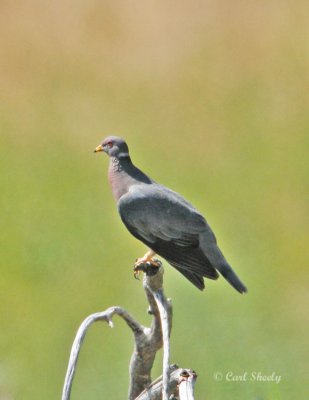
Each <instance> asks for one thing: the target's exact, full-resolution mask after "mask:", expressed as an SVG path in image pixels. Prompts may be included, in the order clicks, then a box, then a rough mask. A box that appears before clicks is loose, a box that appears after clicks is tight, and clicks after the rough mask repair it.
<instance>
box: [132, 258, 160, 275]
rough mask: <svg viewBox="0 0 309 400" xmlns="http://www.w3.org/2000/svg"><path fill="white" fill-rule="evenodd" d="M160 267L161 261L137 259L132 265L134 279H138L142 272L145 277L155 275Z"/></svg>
mask: <svg viewBox="0 0 309 400" xmlns="http://www.w3.org/2000/svg"><path fill="white" fill-rule="evenodd" d="M161 265H162V263H161V261H160V260H158V259H157V258H146V257H142V258H138V259H137V260H136V262H135V264H134V269H133V274H134V278H135V279H139V276H140V273H141V272H144V273H145V274H146V275H155V274H156V273H157V272H158V268H159V267H160V266H161Z"/></svg>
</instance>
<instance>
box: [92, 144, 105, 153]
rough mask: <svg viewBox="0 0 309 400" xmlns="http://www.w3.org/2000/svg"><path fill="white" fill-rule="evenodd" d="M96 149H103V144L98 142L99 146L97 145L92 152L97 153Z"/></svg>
mask: <svg viewBox="0 0 309 400" xmlns="http://www.w3.org/2000/svg"><path fill="white" fill-rule="evenodd" d="M98 151H104V150H103V146H102V145H101V144H99V146H97V147H96V148H95V149H94V151H93V152H94V153H97V152H98Z"/></svg>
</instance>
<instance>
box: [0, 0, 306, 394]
mask: <svg viewBox="0 0 309 400" xmlns="http://www.w3.org/2000/svg"><path fill="white" fill-rule="evenodd" d="M0 10H1V12H0V87H1V103H0V129H1V141H0V145H1V154H2V157H1V159H0V168H1V197H0V206H1V222H2V230H1V233H0V235H1V242H0V243H1V244H0V246H1V264H2V267H1V280H0V315H1V331H0V354H1V359H0V398H1V399H19V398H22V399H25V400H26V399H42V398H46V399H49V398H50V399H52V398H57V397H58V398H59V396H60V393H61V388H62V383H63V379H64V374H65V368H66V363H67V359H68V353H69V348H70V346H71V342H72V339H73V336H74V334H75V331H76V329H77V326H78V324H79V323H80V322H81V320H82V319H83V318H84V317H85V316H86V315H87V314H89V313H91V312H94V311H98V310H102V309H105V308H107V307H108V306H110V305H113V304H120V305H123V306H125V307H126V308H127V309H129V310H131V311H132V312H133V313H135V315H136V316H137V317H138V318H140V319H141V320H142V321H143V322H144V323H145V324H146V323H148V322H149V320H148V317H147V316H146V315H145V309H146V303H145V300H144V296H143V293H142V290H141V287H140V284H139V283H138V282H134V280H133V279H132V275H131V272H130V268H131V264H132V262H133V260H134V259H135V258H136V257H137V256H138V255H141V254H142V251H144V248H143V246H142V245H141V244H140V243H138V242H137V241H135V240H134V239H132V238H131V237H130V235H129V234H128V233H127V232H126V231H125V229H124V228H123V226H122V224H121V222H120V220H119V218H118V216H117V212H116V209H115V206H114V203H113V200H112V198H111V194H110V190H109V188H108V186H107V182H106V168H107V160H106V158H103V157H102V158H101V157H99V156H96V157H95V156H93V154H92V149H93V148H94V147H95V146H96V145H97V144H98V142H99V141H100V140H101V139H102V138H103V137H104V136H106V135H108V134H111V133H112V134H117V135H120V136H123V137H125V138H126V139H127V141H128V143H129V145H130V148H131V153H132V158H133V160H134V161H135V163H136V164H137V165H139V166H140V167H141V168H142V169H143V170H145V171H146V172H148V173H149V174H150V175H151V176H152V177H153V178H154V179H156V180H157V181H159V182H162V183H163V184H166V185H167V186H170V187H172V188H173V189H175V190H177V191H179V192H180V193H182V194H184V195H185V196H186V197H188V198H189V199H190V200H191V201H192V202H193V203H194V204H195V205H196V206H197V207H198V208H199V209H200V210H201V211H202V212H203V213H204V214H205V215H206V217H207V219H208V220H209V222H210V224H211V226H212V227H213V228H214V230H215V232H216V234H217V237H218V239H219V243H220V244H221V247H222V249H223V250H224V252H225V254H226V255H227V258H228V259H229V260H230V261H231V264H232V265H234V266H235V269H236V270H237V272H238V273H239V275H240V276H241V277H242V279H243V280H244V281H245V282H246V284H247V285H248V287H249V294H248V295H247V296H245V297H243V296H238V295H237V293H234V292H233V291H232V290H231V289H230V288H229V287H228V286H227V284H226V283H225V282H224V281H223V280H222V279H220V280H219V281H218V282H209V284H208V286H207V290H206V292H205V293H198V292H197V291H196V290H195V289H194V288H193V287H190V285H189V284H188V283H187V282H185V281H184V280H183V279H181V276H180V275H179V274H177V272H176V271H174V270H173V269H172V268H169V267H167V268H166V292H167V294H168V295H169V296H170V297H172V298H173V302H174V306H175V319H174V328H173V336H172V359H173V361H175V362H177V363H179V364H180V365H182V366H184V367H193V368H194V369H196V370H197V371H198V373H199V380H198V384H197V397H198V398H205V396H207V398H209V399H217V400H219V399H226V398H227V397H228V398H241V399H256V400H257V399H280V400H281V399H290V398H292V397H293V398H298V399H305V398H306V396H307V391H306V372H307V371H306V369H307V359H306V357H305V349H307V340H306V338H307V336H308V331H307V328H308V312H307V309H308V305H309V299H308V291H307V288H306V282H307V281H308V272H307V266H306V261H307V260H308V257H307V256H308V252H307V251H306V250H307V246H306V245H307V240H308V230H307V227H306V224H305V222H306V216H307V214H306V213H307V201H308V176H307V174H306V172H307V171H308V150H307V148H308V128H309V117H308V77H309V75H308V67H309V62H308V54H309V53H308V39H309V38H308V31H309V28H308V27H309V24H308V5H307V2H305V1H299V2H297V3H295V2H291V1H285V2H279V1H269V2H259V3H253V2H246V3H245V2H242V1H236V2H233V3H229V2H227V1H224V0H222V1H219V2H214V1H205V2H201V1H198V2H195V3H194V4H192V3H191V2H185V1H181V2H177V3H176V2H169V3H165V2H162V1H158V2H146V3H140V2H137V1H132V2H117V3H115V2H111V1H105V2H97V1H89V2H87V3H86V2H72V1H71V0H66V1H64V2H52V3H50V2H49V3H48V2H38V1H34V0H30V1H28V2H25V1H22V0H21V1H18V2H14V3H12V2H8V1H3V2H1V5H0ZM192 310H193V311H192ZM196 338H199V339H198V340H197V339H196ZM115 350H116V351H115ZM131 350H132V343H131V337H130V336H129V335H128V332H127V330H126V328H125V326H124V325H123V324H122V323H121V322H119V323H118V321H116V328H115V329H114V330H113V331H110V330H109V329H108V328H107V327H105V326H103V325H102V326H100V325H99V326H97V327H94V328H93V329H92V331H91V332H90V334H89V337H88V338H87V340H86V344H85V347H84V349H83V351H82V355H81V359H80V364H79V366H78V372H77V376H76V381H75V386H74V390H73V398H74V399H84V398H87V399H99V398H102V396H103V394H104V396H105V397H111V398H115V399H117V398H119V399H120V398H123V397H124V396H125V395H126V390H127V389H126V388H127V385H128V378H127V366H128V360H129V357H130V354H131ZM216 371H222V372H223V373H225V372H227V371H233V372H235V374H236V373H239V374H241V373H242V372H244V371H249V372H250V371H262V373H263V374H271V373H272V372H273V371H275V372H276V373H277V374H278V375H281V376H282V381H281V382H280V384H278V385H275V384H272V383H259V382H247V383H229V382H225V381H222V382H216V381H215V380H214V379H213V374H214V373H215V372H216ZM156 373H157V374H159V373H160V367H159V365H158V366H157V367H156Z"/></svg>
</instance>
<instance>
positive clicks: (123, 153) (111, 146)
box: [94, 136, 129, 158]
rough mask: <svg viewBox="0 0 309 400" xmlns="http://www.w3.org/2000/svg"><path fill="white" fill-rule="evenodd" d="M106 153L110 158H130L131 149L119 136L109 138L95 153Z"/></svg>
mask: <svg viewBox="0 0 309 400" xmlns="http://www.w3.org/2000/svg"><path fill="white" fill-rule="evenodd" d="M99 151H104V152H105V153H106V154H107V155H108V156H110V157H116V158H120V157H128V156H129V148H128V145H127V144H126V142H125V141H124V140H123V139H122V138H120V137H118V136H108V137H107V138H106V139H104V140H103V142H102V143H101V144H99V146H97V147H96V148H95V149H94V153H97V152H99Z"/></svg>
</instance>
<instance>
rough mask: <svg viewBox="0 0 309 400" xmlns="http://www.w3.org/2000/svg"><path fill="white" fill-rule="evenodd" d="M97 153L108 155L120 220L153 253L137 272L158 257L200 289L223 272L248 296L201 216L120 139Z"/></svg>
mask: <svg viewBox="0 0 309 400" xmlns="http://www.w3.org/2000/svg"><path fill="white" fill-rule="evenodd" d="M94 152H105V153H106V154H107V155H108V156H109V158H110V162H109V169H108V180H109V183H110V186H111V189H112V193H113V196H114V198H115V201H116V203H117V207H118V212H119V214H120V217H121V219H122V221H123V223H124V225H125V226H126V228H127V229H128V230H129V232H130V233H131V234H132V235H133V236H134V237H135V238H137V239H138V240H140V241H141V242H143V243H144V244H145V245H146V246H147V247H148V248H149V251H147V253H146V254H145V255H144V256H143V257H141V258H138V259H137V260H136V263H135V267H138V266H139V265H141V264H145V263H150V264H152V265H153V266H157V265H158V263H157V261H156V260H157V259H155V258H154V256H155V255H156V254H158V255H159V256H161V257H162V258H164V259H165V260H166V261H167V262H168V263H169V264H170V265H171V266H173V267H174V268H176V269H177V270H178V271H179V272H180V273H181V274H182V275H183V276H185V277H186V278H187V279H188V280H189V281H190V282H192V283H193V284H194V285H195V286H196V287H197V288H198V289H200V290H203V289H204V288H205V283H204V278H208V279H217V278H218V277H219V273H220V274H221V275H222V276H223V277H224V278H225V279H226V280H227V281H228V282H229V284H230V285H232V286H233V287H234V288H235V289H236V290H237V291H238V292H239V293H245V292H247V288H246V286H245V285H244V284H243V283H242V282H241V280H240V279H239V278H238V276H237V275H236V274H235V272H234V271H233V269H232V268H231V266H230V265H229V264H228V262H227V261H226V259H225V258H224V256H223V254H222V252H221V250H220V249H219V247H218V245H217V240H216V237H215V235H214V233H213V231H212V230H211V228H210V226H209V225H208V223H207V221H206V219H205V218H204V217H203V215H202V214H201V213H200V212H199V211H198V210H197V209H196V208H195V207H194V206H193V205H192V204H190V203H189V202H188V201H187V200H185V199H184V198H183V197H182V196H181V195H180V194H178V193H176V192H174V191H173V190H171V189H168V188H167V187H165V186H163V185H160V184H159V183H156V182H155V181H154V180H152V179H151V178H150V177H149V176H147V175H146V174H145V173H144V172H142V171H141V170H140V169H138V168H137V167H136V166H135V165H134V164H133V163H132V161H131V158H130V155H129V148H128V145H127V144H126V142H125V141H124V140H123V139H122V138H120V137H117V136H109V137H107V138H106V139H104V140H103V142H102V143H101V144H100V145H99V146H97V147H96V148H95V150H94ZM218 272H219V273H218Z"/></svg>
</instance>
